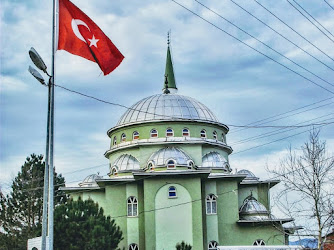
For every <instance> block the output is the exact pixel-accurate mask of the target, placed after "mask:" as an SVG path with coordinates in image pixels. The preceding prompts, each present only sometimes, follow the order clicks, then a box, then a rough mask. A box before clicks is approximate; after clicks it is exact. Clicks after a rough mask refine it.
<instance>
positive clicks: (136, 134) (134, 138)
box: [132, 131, 139, 140]
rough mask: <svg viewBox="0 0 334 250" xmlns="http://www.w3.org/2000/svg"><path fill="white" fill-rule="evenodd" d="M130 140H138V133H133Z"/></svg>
mask: <svg viewBox="0 0 334 250" xmlns="http://www.w3.org/2000/svg"><path fill="white" fill-rule="evenodd" d="M132 139H133V140H138V139H139V133H138V132H137V131H135V132H133V134H132Z"/></svg>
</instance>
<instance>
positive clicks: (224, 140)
mask: <svg viewBox="0 0 334 250" xmlns="http://www.w3.org/2000/svg"><path fill="white" fill-rule="evenodd" d="M222 142H226V139H225V135H224V133H223V134H222Z"/></svg>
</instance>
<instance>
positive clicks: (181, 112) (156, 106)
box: [117, 94, 218, 126]
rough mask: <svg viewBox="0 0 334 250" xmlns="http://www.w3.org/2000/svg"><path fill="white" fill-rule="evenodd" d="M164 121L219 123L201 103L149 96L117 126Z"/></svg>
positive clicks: (177, 98)
mask: <svg viewBox="0 0 334 250" xmlns="http://www.w3.org/2000/svg"><path fill="white" fill-rule="evenodd" d="M164 120H197V121H205V122H215V123H216V122H218V119H217V118H216V116H215V115H214V114H213V113H212V112H211V110H209V109H208V108H207V107H206V106H205V105H204V104H202V103H200V102H199V101H197V100H195V99H193V98H191V97H187V96H182V95H177V94H158V95H153V96H149V97H147V98H144V99H142V100H140V101H139V102H137V103H136V104H134V105H132V106H131V108H129V109H128V110H127V111H126V112H125V113H124V115H123V116H122V117H121V119H120V120H119V121H118V123H117V126H121V125H125V124H131V123H137V122H151V121H164Z"/></svg>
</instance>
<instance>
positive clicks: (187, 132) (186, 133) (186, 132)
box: [182, 128, 190, 136]
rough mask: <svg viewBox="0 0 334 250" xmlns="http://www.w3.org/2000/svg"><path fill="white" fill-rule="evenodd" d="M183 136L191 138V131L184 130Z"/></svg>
mask: <svg viewBox="0 0 334 250" xmlns="http://www.w3.org/2000/svg"><path fill="white" fill-rule="evenodd" d="M182 136H190V132H189V129H187V128H184V129H183V130H182Z"/></svg>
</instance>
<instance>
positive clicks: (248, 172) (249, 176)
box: [237, 169, 259, 181]
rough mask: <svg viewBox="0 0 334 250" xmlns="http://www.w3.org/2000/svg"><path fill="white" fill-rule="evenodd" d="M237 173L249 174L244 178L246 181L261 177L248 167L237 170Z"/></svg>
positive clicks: (256, 179)
mask: <svg viewBox="0 0 334 250" xmlns="http://www.w3.org/2000/svg"><path fill="white" fill-rule="evenodd" d="M237 174H243V175H247V176H246V178H245V179H244V180H245V181H258V180H259V178H258V177H256V176H255V174H253V173H252V172H251V171H249V170H247V169H242V170H239V171H238V172H237Z"/></svg>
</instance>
